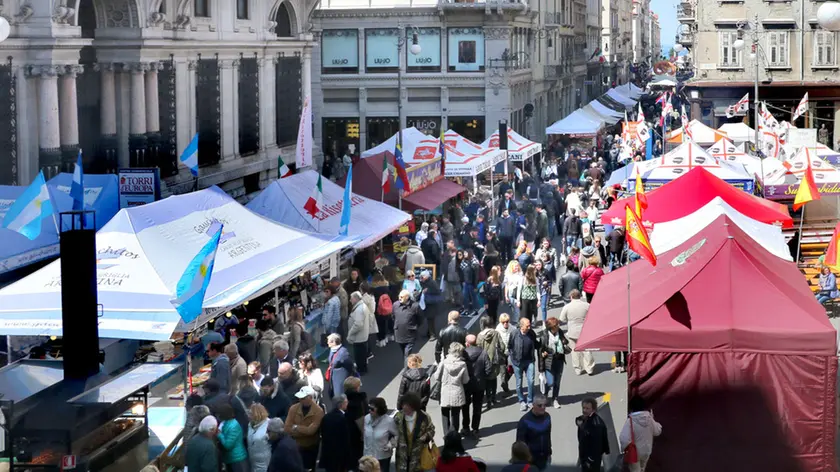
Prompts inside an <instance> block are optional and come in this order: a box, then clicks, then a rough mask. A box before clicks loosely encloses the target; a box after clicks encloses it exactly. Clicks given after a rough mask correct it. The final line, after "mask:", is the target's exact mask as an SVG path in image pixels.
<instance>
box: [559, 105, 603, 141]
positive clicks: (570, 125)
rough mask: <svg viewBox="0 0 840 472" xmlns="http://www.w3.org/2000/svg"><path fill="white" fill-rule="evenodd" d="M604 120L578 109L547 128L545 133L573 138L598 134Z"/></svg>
mask: <svg viewBox="0 0 840 472" xmlns="http://www.w3.org/2000/svg"><path fill="white" fill-rule="evenodd" d="M603 127H604V125H603V122H602V121H600V120H596V119H595V118H592V117H591V116H589V115H587V114H585V113H584V112H583V111H582V110H581V109H577V110H575V111H573V112H572V113H571V114H569V115H568V116H567V117H565V118H563V119H562V120H560V121H557V122H556V123H554V124H552V125H551V126H549V127H548V128H546V129H545V134H565V135H568V136H569V137H572V138H578V137H580V138H587V137H592V136H595V135H597V134H598V131H600V130H601V128H603Z"/></svg>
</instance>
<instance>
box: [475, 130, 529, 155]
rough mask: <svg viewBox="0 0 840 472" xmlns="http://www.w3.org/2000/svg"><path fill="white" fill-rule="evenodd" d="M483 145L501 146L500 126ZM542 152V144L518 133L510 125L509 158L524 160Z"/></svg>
mask: <svg viewBox="0 0 840 472" xmlns="http://www.w3.org/2000/svg"><path fill="white" fill-rule="evenodd" d="M481 145H482V146H484V147H486V148H488V147H489V148H493V149H498V148H499V130H498V128H497V129H496V131H494V132H493V134H491V135H490V137H489V138H487V139H486V140H485V141H484V142H483V143H481ZM540 152H542V144H540V143H535V142H534V141H531V140H530V139H528V138H525V137H523V136H522V135H521V134H519V133H517V132H516V131H514V130H513V128H510V127H508V158H509V159H510V160H512V161H524V160H526V159H528V158H530V157H531V156H534V155H536V154H539V153H540Z"/></svg>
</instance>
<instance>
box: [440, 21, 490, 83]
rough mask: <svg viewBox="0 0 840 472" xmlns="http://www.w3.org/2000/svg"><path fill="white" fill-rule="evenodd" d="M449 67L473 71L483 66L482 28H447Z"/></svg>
mask: <svg viewBox="0 0 840 472" xmlns="http://www.w3.org/2000/svg"><path fill="white" fill-rule="evenodd" d="M448 55H449V68H450V70H455V71H465V72H475V71H479V70H481V67H483V66H484V30H482V29H481V28H450V29H449V52H448Z"/></svg>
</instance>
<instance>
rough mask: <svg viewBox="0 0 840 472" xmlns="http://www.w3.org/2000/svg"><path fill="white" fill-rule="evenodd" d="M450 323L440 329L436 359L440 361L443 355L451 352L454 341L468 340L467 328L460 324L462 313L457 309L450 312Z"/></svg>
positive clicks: (464, 341)
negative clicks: (450, 347)
mask: <svg viewBox="0 0 840 472" xmlns="http://www.w3.org/2000/svg"><path fill="white" fill-rule="evenodd" d="M448 320H449V325H448V326H447V327H446V328H443V329H442V330H440V334H439V335H438V340H437V342H436V343H435V361H436V362H437V363H440V361H441V359H442V358H443V356H442V355H441V354H443V355H445V354H447V353H449V345H450V344H452V343H461V344H465V343H466V342H467V330H466V329H464V328H462V327H461V325H460V324H459V323H460V321H461V314H460V313H459V312H458V311H457V310H453V311H450V312H449V316H448Z"/></svg>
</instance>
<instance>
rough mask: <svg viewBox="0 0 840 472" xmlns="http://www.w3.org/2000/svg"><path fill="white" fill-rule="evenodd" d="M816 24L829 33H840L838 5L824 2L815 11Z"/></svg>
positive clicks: (839, 7)
mask: <svg viewBox="0 0 840 472" xmlns="http://www.w3.org/2000/svg"><path fill="white" fill-rule="evenodd" d="M817 23H819V25H820V27H821V28H822V29H825V30H829V31H840V3H838V2H825V3H823V4H822V5H820V8H819V10H817Z"/></svg>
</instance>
